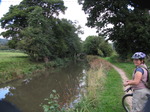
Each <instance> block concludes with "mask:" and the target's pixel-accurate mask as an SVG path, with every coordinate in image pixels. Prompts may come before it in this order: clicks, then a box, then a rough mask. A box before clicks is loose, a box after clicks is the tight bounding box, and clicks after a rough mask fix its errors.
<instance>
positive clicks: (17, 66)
mask: <svg viewBox="0 0 150 112" xmlns="http://www.w3.org/2000/svg"><path fill="white" fill-rule="evenodd" d="M39 65H40V63H35V62H31V61H30V60H29V58H28V55H27V54H24V53H21V52H3V51H0V83H2V82H5V81H9V80H12V79H16V78H22V77H24V76H25V75H27V74H30V73H32V71H33V70H35V69H37V67H39Z"/></svg>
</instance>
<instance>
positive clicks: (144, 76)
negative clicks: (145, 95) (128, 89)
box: [132, 64, 148, 90]
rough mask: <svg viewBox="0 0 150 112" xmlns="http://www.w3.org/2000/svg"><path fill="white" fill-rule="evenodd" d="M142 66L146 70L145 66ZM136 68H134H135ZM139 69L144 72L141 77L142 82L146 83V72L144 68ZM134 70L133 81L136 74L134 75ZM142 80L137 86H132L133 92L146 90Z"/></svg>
mask: <svg viewBox="0 0 150 112" xmlns="http://www.w3.org/2000/svg"><path fill="white" fill-rule="evenodd" d="M142 66H145V68H147V66H146V65H145V64H142ZM137 67H138V66H137ZM137 67H136V68H137ZM141 68H142V69H143V70H144V74H143V75H142V80H143V81H144V82H146V81H147V75H148V73H147V70H146V69H145V68H143V67H141ZM135 70H136V69H135ZM135 70H134V73H133V75H132V77H133V79H134V77H135V74H136V73H135ZM142 80H141V81H140V83H139V84H137V85H133V86H132V88H133V90H138V89H143V88H146V86H145V85H144V83H143V82H142Z"/></svg>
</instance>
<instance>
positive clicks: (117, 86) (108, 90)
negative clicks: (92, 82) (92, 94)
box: [97, 69, 124, 112]
mask: <svg viewBox="0 0 150 112" xmlns="http://www.w3.org/2000/svg"><path fill="white" fill-rule="evenodd" d="M123 95H124V92H123V85H122V80H121V77H120V75H119V74H118V72H116V71H115V70H114V69H111V70H110V71H108V72H107V77H106V80H105V83H104V90H103V91H101V92H100V99H99V101H100V102H99V107H98V109H97V112H124V109H123V107H122V104H121V100H122V96H123Z"/></svg>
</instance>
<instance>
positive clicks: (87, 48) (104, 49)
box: [83, 36, 113, 57]
mask: <svg viewBox="0 0 150 112" xmlns="http://www.w3.org/2000/svg"><path fill="white" fill-rule="evenodd" d="M83 49H84V52H85V53H87V54H90V55H99V56H102V57H107V56H111V54H112V52H113V50H112V47H111V45H110V44H109V43H108V42H106V41H105V40H104V38H102V37H100V36H88V37H87V38H86V40H85V41H84V43H83Z"/></svg>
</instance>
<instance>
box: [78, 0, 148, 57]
mask: <svg viewBox="0 0 150 112" xmlns="http://www.w3.org/2000/svg"><path fill="white" fill-rule="evenodd" d="M80 4H82V5H83V10H84V11H85V13H87V14H88V15H89V16H88V22H87V26H89V27H96V28H97V32H98V33H99V35H102V36H104V37H105V38H107V39H108V40H111V41H113V42H114V43H115V48H116V50H117V52H118V53H119V54H120V57H122V58H124V59H126V58H127V56H128V55H130V54H131V53H134V52H136V51H143V52H145V53H147V54H150V51H149V47H150V26H149V24H150V15H149V13H148V10H146V9H145V10H141V9H139V8H137V7H132V6H131V2H130V0H121V1H119V0H116V1H112V0H93V1H91V0H80ZM133 6H134V5H133ZM109 24H111V25H113V27H112V28H108V27H107V26H108V25H109Z"/></svg>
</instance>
